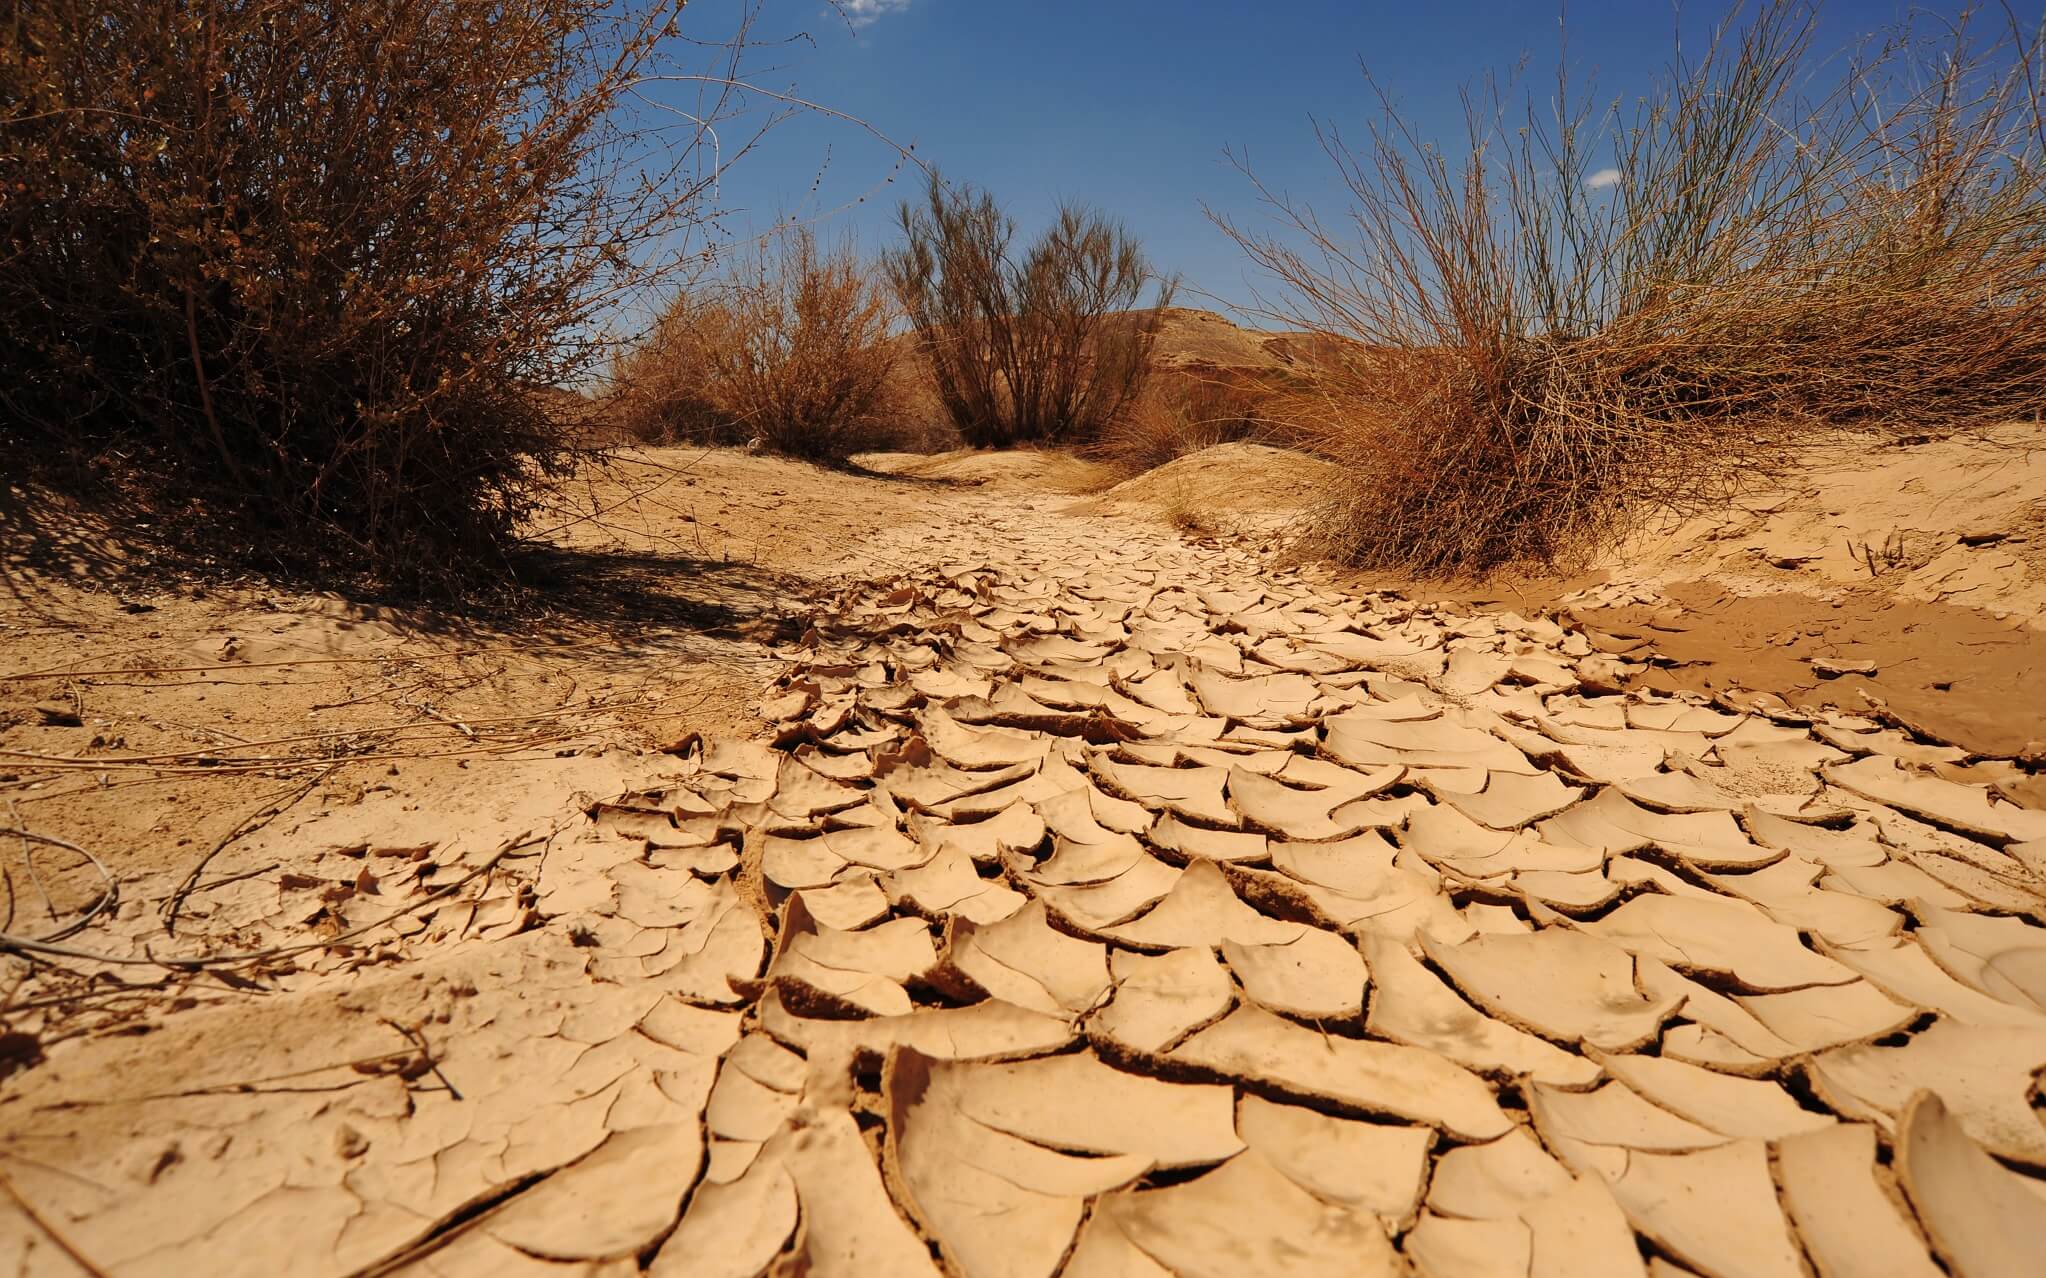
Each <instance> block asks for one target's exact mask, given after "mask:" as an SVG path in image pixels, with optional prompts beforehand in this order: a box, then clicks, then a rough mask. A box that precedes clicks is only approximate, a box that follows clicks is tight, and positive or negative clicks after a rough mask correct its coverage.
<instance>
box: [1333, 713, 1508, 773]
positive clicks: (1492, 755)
mask: <svg viewBox="0 0 2046 1278" xmlns="http://www.w3.org/2000/svg"><path fill="white" fill-rule="evenodd" d="M1457 713H1458V714H1461V713H1462V712H1457ZM1322 728H1323V732H1324V734H1325V735H1324V739H1323V741H1322V750H1323V751H1324V752H1325V753H1326V754H1327V755H1328V756H1329V757H1330V758H1332V759H1335V760H1336V761H1338V762H1340V763H1346V764H1348V765H1350V766H1351V767H1353V768H1379V767H1386V766H1388V765H1392V764H1399V765H1403V766H1406V767H1410V768H1465V769H1491V770H1497V771H1500V772H1523V773H1530V774H1531V773H1534V772H1535V771H1537V768H1536V766H1535V765H1534V764H1533V763H1531V762H1529V761H1528V757H1527V756H1526V755H1524V754H1522V753H1521V752H1520V751H1518V750H1516V749H1514V748H1513V747H1512V746H1511V745H1508V744H1507V743H1506V742H1505V741H1502V740H1501V739H1499V738H1498V737H1496V736H1494V735H1493V734H1491V733H1490V732H1487V731H1485V730H1484V729H1483V728H1481V727H1472V726H1467V725H1466V724H1464V723H1461V722H1457V721H1454V720H1452V719H1451V718H1449V717H1447V716H1445V717H1442V718H1438V719H1425V720H1417V721H1401V720H1386V719H1376V718H1369V717H1365V716H1359V715H1338V716H1336V717H1334V718H1331V719H1325V720H1323V721H1322Z"/></svg>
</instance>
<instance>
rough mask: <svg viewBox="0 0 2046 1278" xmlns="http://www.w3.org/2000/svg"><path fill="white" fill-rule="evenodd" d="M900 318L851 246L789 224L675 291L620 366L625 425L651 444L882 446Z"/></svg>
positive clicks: (842, 450)
mask: <svg viewBox="0 0 2046 1278" xmlns="http://www.w3.org/2000/svg"><path fill="white" fill-rule="evenodd" d="M892 317H893V311H892V308H891V307H890V305H889V300H888V295H887V292H886V291H885V289H884V288H883V287H882V286H881V285H880V284H879V283H878V281H876V280H875V279H874V278H873V276H872V274H871V273H870V272H869V271H868V269H867V268H866V266H865V265H864V264H863V263H862V262H861V261H860V259H859V256H858V255H857V254H856V253H855V252H854V251H853V250H852V248H851V246H849V245H843V246H840V247H838V248H836V249H831V250H827V251H820V250H819V249H818V247H817V241H816V237H815V236H814V235H813V234H812V233H811V232H810V231H808V230H807V229H801V228H789V229H785V230H783V231H781V232H780V233H778V234H776V235H775V236H773V237H772V239H771V241H770V242H769V243H768V244H767V245H765V246H763V247H762V248H761V249H760V250H759V251H757V252H754V253H751V254H748V255H746V256H744V257H743V258H741V259H740V260H739V261H738V262H737V263H736V264H735V265H734V267H733V268H732V270H731V271H730V272H729V273H728V274H726V275H724V276H723V277H721V278H719V279H716V280H713V281H707V282H702V283H699V284H698V285H696V286H694V287H691V288H685V289H681V290H678V291H677V292H676V294H675V296H674V299H673V300H672V301H671V302H670V303H669V305H668V307H667V309H666V310H665V311H664V312H663V314H662V315H661V318H660V320H659V322H658V323H656V324H655V326H654V330H653V333H652V334H651V335H650V336H649V337H648V339H647V340H646V341H645V342H644V343H642V344H640V345H639V346H637V347H635V348H633V349H632V350H630V351H628V352H627V353H626V354H625V355H624V356H623V357H622V358H621V359H620V360H619V361H618V365H617V367H616V370H615V372H614V378H615V380H616V382H617V384H618V387H619V397H620V408H619V411H620V416H621V420H622V422H623V424H624V425H625V426H626V428H627V429H628V430H629V431H630V432H631V433H632V434H634V435H636V436H638V437H639V438H642V439H691V440H699V441H702V442H707V443H726V444H730V443H744V442H748V441H751V440H754V439H758V440H760V441H761V443H762V444H763V445H764V446H766V447H767V448H769V449H772V450H774V451H775V452H780V453H787V454H790V455H791V456H796V457H809V458H814V459H818V460H839V459H842V458H844V457H845V456H846V455H847V454H849V453H851V452H854V451H857V450H860V449H866V448H872V447H875V446H876V444H877V442H883V437H884V436H885V435H887V434H889V433H890V432H892V430H893V429H894V427H893V421H894V413H893V405H892V404H891V395H892V393H893V391H894V389H895V386H896V381H895V376H894V374H895V366H896V363H897V361H898V359H899V356H900V346H899V344H898V343H896V342H893V341H891V340H890V338H889V333H888V328H889V324H890V321H891V319H892Z"/></svg>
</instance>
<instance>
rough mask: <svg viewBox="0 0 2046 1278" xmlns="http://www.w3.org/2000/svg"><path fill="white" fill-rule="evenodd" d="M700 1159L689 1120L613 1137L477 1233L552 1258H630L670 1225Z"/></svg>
mask: <svg viewBox="0 0 2046 1278" xmlns="http://www.w3.org/2000/svg"><path fill="white" fill-rule="evenodd" d="M702 1162H703V1137H702V1135H701V1133H700V1132H698V1130H697V1127H696V1124H694V1123H678V1124H673V1125H669V1126H661V1127H643V1128H640V1129H638V1130H636V1131H630V1132H620V1133H616V1134H614V1135H612V1136H611V1137H609V1138H608V1139H607V1140H605V1142H604V1143H603V1144H602V1145H600V1146H598V1147H597V1148H596V1149H595V1150H594V1151H592V1152H591V1153H589V1154H586V1155H584V1156H583V1158H582V1159H581V1160H579V1161H577V1162H575V1163H573V1164H571V1165H569V1166H568V1167H564V1168H562V1169H561V1170H560V1171H557V1172H553V1173H551V1174H550V1175H548V1176H547V1178H546V1179H544V1180H542V1181H541V1182H540V1183H539V1184H537V1185H535V1186H534V1187H532V1188H531V1189H528V1190H525V1191H523V1192H522V1193H520V1194H519V1195H518V1196H517V1197H515V1198H513V1199H512V1200H511V1201H510V1202H509V1203H507V1204H505V1205H504V1206H503V1207H501V1208H499V1209H498V1210H496V1211H494V1212H492V1213H491V1214H490V1216H489V1217H488V1218H487V1219H486V1220H485V1222H484V1224H483V1226H482V1228H483V1229H484V1230H485V1231H487V1232H488V1233H489V1234H490V1235H491V1236H492V1237H493V1238H496V1239H497V1240H498V1241H500V1242H504V1243H509V1244H510V1245H511V1246H514V1247H516V1248H518V1249H519V1250H520V1251H523V1252H526V1253H527V1254H529V1255H534V1256H542V1257H545V1258H547V1259H550V1260H564V1261H565V1260H605V1259H610V1258H613V1257H629V1256H635V1255H637V1254H638V1253H639V1252H641V1251H644V1250H645V1249H646V1248H647V1247H649V1246H651V1245H652V1244H653V1243H654V1242H655V1241H657V1240H658V1239H659V1238H660V1237H661V1236H662V1235H663V1234H665V1233H667V1231H668V1230H669V1229H670V1228H671V1227H672V1226H673V1225H674V1224H675V1221H676V1218H677V1216H678V1215H679V1214H680V1212H681V1210H682V1198H683V1195H685V1194H687V1193H688V1192H689V1187H690V1186H691V1185H693V1184H694V1183H695V1182H696V1173H697V1169H698V1168H699V1167H701V1166H702Z"/></svg>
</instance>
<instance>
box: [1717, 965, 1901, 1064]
mask: <svg viewBox="0 0 2046 1278" xmlns="http://www.w3.org/2000/svg"><path fill="white" fill-rule="evenodd" d="M1733 1001H1734V1002H1735V1003H1738V1004H1739V1005H1740V1006H1741V1007H1742V1008H1743V1009H1744V1010H1746V1011H1747V1012H1749V1013H1751V1014H1752V1015H1753V1016H1754V1018H1755V1019H1756V1020H1758V1021H1760V1022H1761V1023H1762V1024H1763V1025H1765V1026H1767V1027H1768V1028H1769V1030H1770V1031H1771V1032H1772V1033H1774V1034H1776V1035H1777V1036H1778V1037H1780V1038H1781V1039H1783V1040H1784V1041H1785V1042H1787V1043H1789V1044H1790V1045H1791V1047H1792V1048H1793V1050H1795V1051H1799V1052H1817V1051H1823V1050H1824V1049H1826V1048H1828V1047H1838V1046H1840V1045H1841V1044H1843V1043H1860V1042H1866V1041H1868V1040H1869V1039H1873V1038H1881V1037H1882V1036H1883V1035H1885V1034H1894V1033H1896V1032H1897V1031H1898V1030H1900V1029H1903V1028H1904V1027H1905V1026H1907V1025H1909V1024H1910V1023H1911V1022H1913V1021H1915V1020H1917V1019H1918V1017H1919V1014H1920V1013H1919V1011H1918V1009H1917V1008H1915V1007H1911V1006H1909V1005H1907V1004H1903V1003H1899V1002H1897V1001H1896V1000H1895V999H1893V998H1891V997H1889V996H1888V995H1886V994H1884V993H1883V992H1882V991H1881V990H1879V989H1877V988H1876V987H1875V986H1873V985H1871V984H1869V983H1868V982H1867V981H1859V980H1858V981H1855V982H1853V983H1852V984H1849V985H1819V986H1813V987H1812V988H1810V989H1802V990H1791V991H1789V992H1788V993H1784V994H1736V995H1734V996H1733Z"/></svg>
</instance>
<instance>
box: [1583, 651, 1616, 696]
mask: <svg viewBox="0 0 2046 1278" xmlns="http://www.w3.org/2000/svg"><path fill="white" fill-rule="evenodd" d="M1570 672H1571V673H1572V674H1574V675H1576V676H1577V683H1578V686H1579V687H1581V688H1583V689H1584V690H1585V691H1586V692H1589V693H1591V694H1593V695H1594V696H1612V695H1614V694H1617V693H1620V692H1624V691H1626V689H1627V663H1626V662H1624V661H1621V660H1620V659H1619V658H1617V657H1609V656H1607V655H1605V654H1604V653H1595V654H1593V655H1592V656H1589V657H1585V658H1583V659H1581V660H1580V661H1578V663H1577V664H1576V665H1574V666H1572V667H1571V669H1570Z"/></svg>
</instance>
